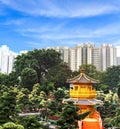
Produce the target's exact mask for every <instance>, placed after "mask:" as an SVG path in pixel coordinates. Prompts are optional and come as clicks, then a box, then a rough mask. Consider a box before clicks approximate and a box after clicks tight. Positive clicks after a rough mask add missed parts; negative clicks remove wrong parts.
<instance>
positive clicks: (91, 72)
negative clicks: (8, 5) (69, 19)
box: [80, 64, 98, 78]
mask: <svg viewBox="0 0 120 129" xmlns="http://www.w3.org/2000/svg"><path fill="white" fill-rule="evenodd" d="M81 69H84V70H85V74H87V75H88V76H90V77H94V78H96V77H97V76H98V74H97V69H96V67H95V66H94V65H92V64H83V65H81V66H80V70H81Z"/></svg>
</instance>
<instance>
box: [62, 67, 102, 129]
mask: <svg viewBox="0 0 120 129" xmlns="http://www.w3.org/2000/svg"><path fill="white" fill-rule="evenodd" d="M67 83H69V84H70V98H69V99H66V100H64V101H72V102H74V104H75V105H76V106H79V107H80V109H81V112H80V113H84V112H86V111H91V113H90V114H89V116H88V117H87V118H85V119H84V120H82V121H78V124H79V129H103V126H102V120H101V117H100V114H99V112H97V111H96V110H95V105H96V104H102V101H100V100H97V99H95V97H96V90H95V89H94V88H93V87H92V84H97V83H99V81H98V80H95V79H93V78H91V77H89V76H87V75H86V74H85V72H84V70H83V69H82V70H81V73H80V74H79V75H78V76H76V77H74V78H71V79H68V80H67Z"/></svg>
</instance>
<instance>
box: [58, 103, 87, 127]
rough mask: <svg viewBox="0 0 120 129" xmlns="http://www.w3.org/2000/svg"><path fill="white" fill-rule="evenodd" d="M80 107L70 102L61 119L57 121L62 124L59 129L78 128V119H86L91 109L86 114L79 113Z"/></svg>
mask: <svg viewBox="0 0 120 129" xmlns="http://www.w3.org/2000/svg"><path fill="white" fill-rule="evenodd" d="M78 110H80V108H79V107H77V106H75V105H73V103H71V102H69V104H67V105H66V106H65V108H64V110H63V112H62V115H61V119H59V120H58V121H57V123H58V125H59V126H60V127H59V129H76V128H78V123H77V120H82V119H84V118H85V117H86V116H87V115H88V114H89V113H90V111H88V112H86V113H84V114H80V115H79V114H78V113H77V112H78Z"/></svg>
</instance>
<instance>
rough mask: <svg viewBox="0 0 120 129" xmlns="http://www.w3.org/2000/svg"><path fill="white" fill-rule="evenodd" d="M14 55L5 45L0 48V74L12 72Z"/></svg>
mask: <svg viewBox="0 0 120 129" xmlns="http://www.w3.org/2000/svg"><path fill="white" fill-rule="evenodd" d="M16 56H17V54H16V53H14V52H12V51H10V50H9V48H8V47H7V46H6V45H3V46H1V47H0V72H1V73H4V74H9V73H11V71H12V70H13V63H14V59H15V57H16Z"/></svg>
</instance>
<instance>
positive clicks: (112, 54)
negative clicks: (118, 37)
mask: <svg viewBox="0 0 120 129" xmlns="http://www.w3.org/2000/svg"><path fill="white" fill-rule="evenodd" d="M53 49H55V50H56V51H58V52H60V53H61V59H63V61H64V62H66V63H67V64H68V66H69V67H70V69H71V70H72V71H78V70H79V67H80V66H81V65H83V64H93V65H95V66H96V68H97V70H100V71H105V70H106V68H108V67H111V66H113V65H117V57H116V48H115V47H113V46H112V45H111V44H102V45H101V47H96V46H95V45H94V44H92V43H85V44H77V45H76V46H75V47H74V48H68V47H55V48H53Z"/></svg>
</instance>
